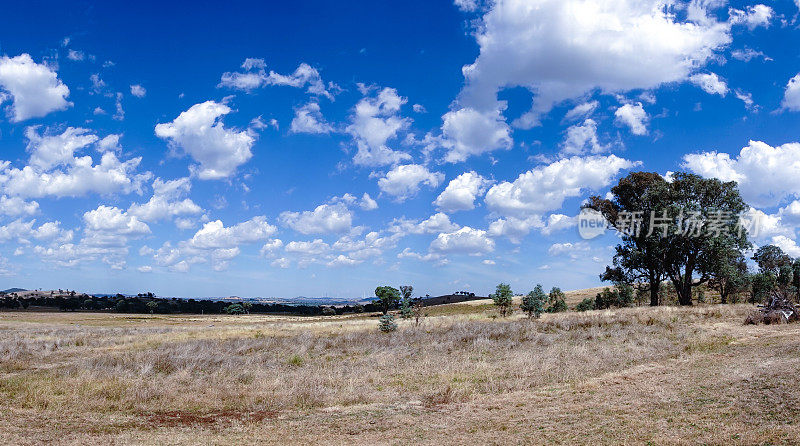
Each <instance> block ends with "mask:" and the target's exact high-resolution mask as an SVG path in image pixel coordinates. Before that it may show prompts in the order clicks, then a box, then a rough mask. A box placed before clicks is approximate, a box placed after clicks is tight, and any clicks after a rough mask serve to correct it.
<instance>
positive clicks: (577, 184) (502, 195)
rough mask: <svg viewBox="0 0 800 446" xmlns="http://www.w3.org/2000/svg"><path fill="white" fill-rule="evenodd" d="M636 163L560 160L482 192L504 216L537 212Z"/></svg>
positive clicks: (601, 158)
mask: <svg viewBox="0 0 800 446" xmlns="http://www.w3.org/2000/svg"><path fill="white" fill-rule="evenodd" d="M636 165H638V163H636V162H633V161H629V160H626V159H624V158H620V157H618V156H616V155H608V156H590V157H577V156H576V157H572V158H566V159H562V160H559V161H556V162H554V163H552V164H548V165H544V166H539V167H536V168H534V169H531V170H530V171H528V172H525V173H523V174H521V175H520V176H519V177H518V178H517V179H516V180H514V181H513V182H508V181H504V182H502V183H500V184H497V185H495V186H492V188H491V189H489V191H488V192H487V193H486V204H487V205H488V206H489V209H491V210H493V211H496V212H498V213H500V214H502V215H506V216H515V217H528V216H530V215H531V214H534V215H541V213H543V212H547V211H554V210H557V209H560V208H561V206H562V205H563V203H564V200H566V199H567V198H570V197H578V196H580V195H581V193H582V192H583V191H585V190H596V189H599V188H601V187H606V186H608V185H609V184H610V183H611V180H612V179H613V178H614V177H615V176H616V175H617V174H618V173H619V172H620V171H621V170H623V169H630V168H631V167H634V166H636Z"/></svg>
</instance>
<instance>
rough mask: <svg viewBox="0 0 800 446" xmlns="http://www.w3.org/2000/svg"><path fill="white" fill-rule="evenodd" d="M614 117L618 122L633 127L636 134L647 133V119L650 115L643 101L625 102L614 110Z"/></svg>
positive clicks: (632, 131)
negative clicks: (643, 105) (645, 109)
mask: <svg viewBox="0 0 800 446" xmlns="http://www.w3.org/2000/svg"><path fill="white" fill-rule="evenodd" d="M614 118H615V120H616V121H617V123H619V124H622V125H626V126H628V127H629V128H630V129H631V133H633V134H634V135H646V134H647V121H648V119H649V117H648V116H647V112H646V111H644V107H642V103H641V102H637V103H636V104H635V105H634V104H625V105H623V106H622V107H620V108H618V109H617V110H616V111H615V112H614Z"/></svg>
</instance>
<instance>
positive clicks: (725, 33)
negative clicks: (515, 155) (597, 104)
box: [459, 0, 731, 128]
mask: <svg viewBox="0 0 800 446" xmlns="http://www.w3.org/2000/svg"><path fill="white" fill-rule="evenodd" d="M687 6H689V7H688V14H686V15H683V17H687V18H686V19H685V20H679V19H678V17H680V16H682V15H681V14H677V12H679V11H680V9H684V8H686V7H687ZM707 6H714V7H718V6H720V5H719V3H718V2H714V3H712V2H692V3H691V5H687V3H685V2H664V1H663V0H600V1H592V2H587V1H584V0H539V1H535V2H531V1H527V0H498V1H497V2H495V3H494V4H493V5H492V8H491V10H490V11H489V12H488V13H487V14H486V15H485V16H484V17H483V20H482V23H481V26H480V28H479V29H478V32H477V34H476V36H477V41H478V44H479V46H480V55H479V56H478V58H477V59H476V60H475V62H474V63H472V64H471V65H467V66H465V67H464V68H463V72H464V76H465V77H466V85H465V88H464V90H463V91H462V93H461V95H460V97H459V103H460V105H461V106H462V107H472V108H475V109H477V110H487V111H488V110H500V109H501V105H500V104H499V103H498V100H497V92H498V90H499V89H502V88H506V87H514V86H522V87H525V88H528V89H530V90H531V92H533V93H534V94H535V97H534V100H533V104H532V108H531V111H530V112H528V113H526V114H525V115H523V116H522V117H521V118H520V119H518V120H517V121H516V122H515V124H517V125H518V126H520V127H523V128H526V127H530V126H533V125H537V124H538V123H539V117H540V116H541V115H542V114H543V113H546V112H548V111H550V109H551V108H552V106H553V105H554V104H557V103H559V102H561V101H563V100H566V99H570V98H577V97H580V96H582V95H584V94H585V93H587V92H590V91H592V90H595V89H600V90H602V91H603V92H623V91H628V90H633V89H652V88H656V87H658V86H660V85H663V84H665V83H671V82H680V81H684V80H686V79H687V78H688V77H689V76H690V75H691V74H692V72H693V71H694V70H695V69H697V68H698V67H701V66H703V65H705V64H706V62H707V61H709V60H710V59H711V58H712V57H713V56H714V55H715V53H716V52H717V51H718V50H720V49H722V48H724V47H725V46H726V45H728V44H729V43H730V41H731V36H730V26H731V25H730V24H729V23H726V22H718V21H717V20H715V19H714V18H713V16H712V15H710V14H708V12H707V11H706V9H705V8H706V7H707Z"/></svg>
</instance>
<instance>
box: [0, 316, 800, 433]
mask: <svg viewBox="0 0 800 446" xmlns="http://www.w3.org/2000/svg"><path fill="white" fill-rule="evenodd" d="M751 308H752V307H749V306H746V305H738V306H720V305H715V306H700V307H695V308H672V307H664V308H656V309H651V308H632V309H625V310H616V311H594V312H587V313H565V314H556V315H545V316H543V317H542V318H541V319H540V320H536V321H528V320H526V319H524V318H522V316H521V315H517V316H515V317H512V318H508V319H499V318H494V317H492V316H493V314H494V313H493V310H491V309H489V308H483V307H481V306H479V307H477V308H476V307H475V306H474V305H473V306H466V305H464V306H453V307H450V308H449V310H448V309H446V308H445V307H443V308H441V309H439V310H438V313H436V312H434V313H436V314H444V315H442V316H433V317H428V318H426V319H425V320H424V321H423V322H422V324H421V325H420V326H419V327H416V326H414V325H413V323H410V322H405V321H402V322H401V323H400V329H399V330H398V331H397V332H395V333H392V334H382V333H379V332H378V331H377V328H376V327H377V322H376V320H375V319H374V318H363V317H361V318H355V317H332V318H331V317H329V318H292V317H278V316H255V315H248V316H159V315H155V316H142V315H122V314H93V313H33V312H28V313H23V312H19V313H9V312H6V313H0V441H2V442H3V443H5V444H39V443H42V442H50V443H53V444H159V445H163V444H232V443H237V444H251V443H260V444H264V443H280V444H286V443H305V444H307V443H320V444H323V443H324V444H331V443H333V444H341V443H365V444H366V443H368V444H408V443H410V442H414V443H423V444H440V445H441V444H465V443H484V444H485V443H489V444H519V443H562V444H575V443H587V444H588V443H595V444H598V443H599V444H618V443H620V442H627V443H648V442H649V443H657V444H664V443H668V444H674V443H687V444H688V443H710V444H731V443H745V444H752V443H766V444H775V443H795V442H797V441H798V440H797V439H798V438H800V391H798V389H800V325H781V326H744V325H742V321H743V320H744V318H745V316H746V314H747V313H748V311H750V310H751ZM460 310H464V312H463V314H462V313H461V312H460Z"/></svg>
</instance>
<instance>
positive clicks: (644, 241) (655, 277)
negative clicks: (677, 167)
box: [588, 172, 669, 306]
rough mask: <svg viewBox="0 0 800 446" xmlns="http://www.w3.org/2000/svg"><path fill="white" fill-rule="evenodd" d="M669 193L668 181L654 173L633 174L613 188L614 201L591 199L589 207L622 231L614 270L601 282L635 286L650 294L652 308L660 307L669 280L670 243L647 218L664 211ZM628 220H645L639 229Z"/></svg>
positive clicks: (605, 273) (608, 271) (605, 275)
mask: <svg viewBox="0 0 800 446" xmlns="http://www.w3.org/2000/svg"><path fill="white" fill-rule="evenodd" d="M668 189H669V185H668V183H667V182H666V181H665V180H664V178H663V177H662V176H661V175H659V174H657V173H653V172H633V173H631V174H629V175H628V176H626V177H625V178H622V179H621V180H620V181H619V183H618V184H617V185H616V186H614V187H612V188H611V198H610V199H607V198H601V197H591V198H590V199H589V204H588V207H589V208H591V209H594V210H596V211H599V212H600V213H601V214H602V215H603V217H605V219H606V220H607V221H608V222H609V223H610V224H611V226H613V227H615V228H616V229H617V230H618V231H620V232H619V233H620V236H621V239H622V242H621V243H620V244H619V245H617V247H616V252H615V255H614V260H613V266H609V267H606V271H605V272H604V273H603V274H601V275H600V278H601V279H602V280H604V281H609V282H615V283H617V282H627V283H631V284H635V285H636V286H637V287H638V288H639V289H640V290H644V291H649V292H650V305H652V306H656V305H658V303H659V292H658V291H659V289H660V287H661V282H662V281H663V280H664V279H665V278H666V271H665V269H664V262H663V261H662V259H663V255H664V252H665V251H666V248H667V247H666V241H665V240H664V238H663V237H662V236H661V235H662V234H661V233H658V232H657V231H655V230H653V231H651V230H650V220H649V219H647V218H643V216H645V215H648V216H649V215H650V213H651V212H657V211H658V210H660V209H663V208H664V199H665V198H666V196H667V191H668ZM621 216H623V217H621ZM624 216H628V217H631V218H633V217H636V216H639V217H642V218H641V222H640V223H639V224H638V227H633V225H630V224H629V223H631V221H630V220H629V219H628V218H627V217H624Z"/></svg>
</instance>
